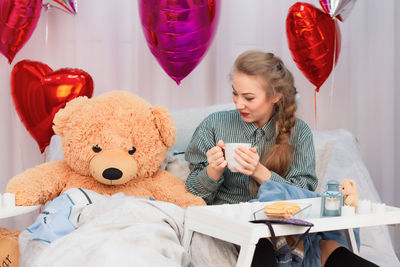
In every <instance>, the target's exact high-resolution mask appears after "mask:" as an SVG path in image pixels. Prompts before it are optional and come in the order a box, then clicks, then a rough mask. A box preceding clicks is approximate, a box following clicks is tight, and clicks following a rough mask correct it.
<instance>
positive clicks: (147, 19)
mask: <svg viewBox="0 0 400 267" xmlns="http://www.w3.org/2000/svg"><path fill="white" fill-rule="evenodd" d="M219 10H220V1H219V0H197V1H192V0H175V1H169V0H139V12H140V19H141V24H142V28H143V32H144V36H145V38H146V41H147V45H148V47H149V48H150V51H151V53H152V54H153V55H154V57H155V58H156V59H157V61H158V62H159V64H160V65H161V67H162V68H163V69H164V71H165V72H166V73H167V74H168V75H169V76H170V77H171V78H172V79H173V80H174V81H175V82H176V83H177V84H178V85H179V84H180V82H181V80H182V79H183V78H185V77H186V76H187V75H188V74H189V73H191V72H192V70H193V69H194V68H195V67H196V66H197V65H198V64H199V63H200V61H201V59H202V58H203V57H204V55H205V53H206V51H207V50H208V48H209V46H210V44H211V42H212V39H213V37H214V34H215V31H216V28H217V24H218V18H219Z"/></svg>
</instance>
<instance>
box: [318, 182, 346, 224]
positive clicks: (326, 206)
mask: <svg viewBox="0 0 400 267" xmlns="http://www.w3.org/2000/svg"><path fill="white" fill-rule="evenodd" d="M342 206H343V194H342V192H341V191H340V190H339V182H338V181H336V180H329V181H328V189H327V190H326V191H325V192H324V193H323V194H322V195H321V217H331V216H340V215H341V214H342Z"/></svg>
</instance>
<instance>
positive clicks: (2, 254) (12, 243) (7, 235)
mask: <svg viewBox="0 0 400 267" xmlns="http://www.w3.org/2000/svg"><path fill="white" fill-rule="evenodd" d="M19 233H20V232H19V231H18V230H15V231H12V230H9V229H7V228H2V227H0V266H8V267H18V265H19V264H18V260H19V250H18V235H19Z"/></svg>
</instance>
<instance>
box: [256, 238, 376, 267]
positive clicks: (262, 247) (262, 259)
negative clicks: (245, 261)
mask: <svg viewBox="0 0 400 267" xmlns="http://www.w3.org/2000/svg"><path fill="white" fill-rule="evenodd" d="M277 266H278V264H277V263H276V257H275V253H274V248H273V246H272V244H271V242H269V240H268V239H266V238H262V239H260V240H259V241H258V243H257V245H256V250H255V251H254V256H253V261H252V262H251V267H277ZM335 266H336V267H346V266H349V267H378V265H376V264H374V263H372V262H370V261H367V260H366V259H363V258H361V257H360V256H357V255H356V254H354V253H353V252H351V251H350V250H348V249H347V248H345V247H339V248H337V249H335V251H333V252H332V254H331V255H329V257H328V259H327V260H326V263H325V266H324V267H335Z"/></svg>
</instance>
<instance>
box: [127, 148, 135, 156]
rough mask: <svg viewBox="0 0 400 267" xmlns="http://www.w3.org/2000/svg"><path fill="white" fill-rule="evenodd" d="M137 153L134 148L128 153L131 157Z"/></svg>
mask: <svg viewBox="0 0 400 267" xmlns="http://www.w3.org/2000/svg"><path fill="white" fill-rule="evenodd" d="M135 152H136V147H134V146H133V147H132V148H131V149H130V150H129V151H128V153H129V155H133V154H134V153H135Z"/></svg>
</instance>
